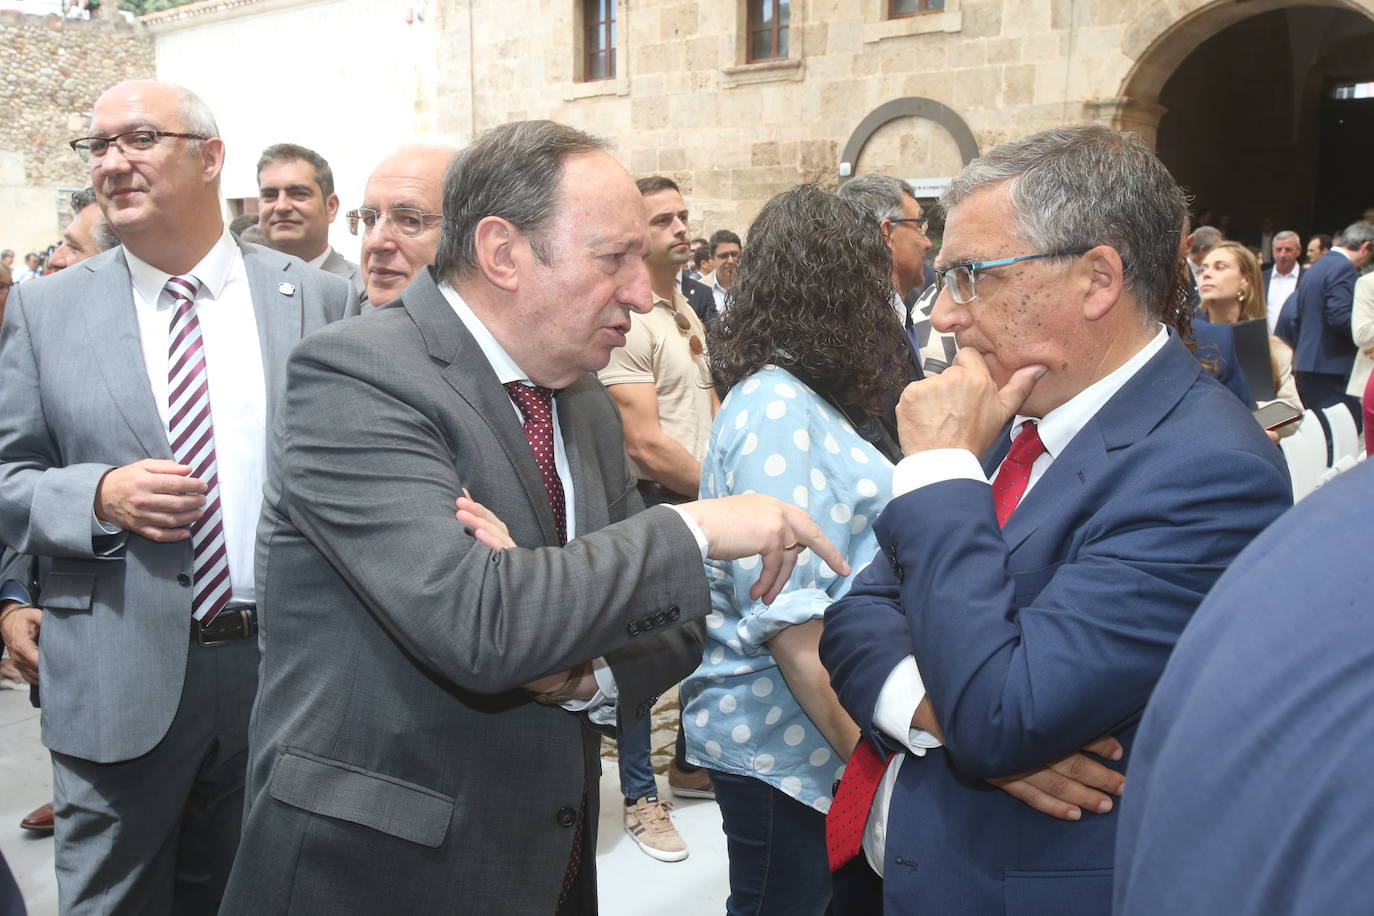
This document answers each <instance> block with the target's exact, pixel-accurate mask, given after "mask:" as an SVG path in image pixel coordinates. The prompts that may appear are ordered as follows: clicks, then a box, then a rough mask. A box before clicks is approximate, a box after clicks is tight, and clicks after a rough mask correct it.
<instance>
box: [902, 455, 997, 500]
mask: <svg viewBox="0 0 1374 916" xmlns="http://www.w3.org/2000/svg"><path fill="white" fill-rule="evenodd" d="M945 480H977V481H980V482H982V483H987V482H988V478H987V475H986V474H984V473H983V466H982V465H980V464H979V463H978V458H977V457H976V456H975V455H974V454H973V452H970V451H969V450H968V449H966V448H932V449H928V450H926V451H924V452H917V453H916V454H914V455H907V456H906V457H905V458H903V459H902V460H901V461H899V462H897V467H896V469H894V470H893V472H892V498H893V499H896V498H897V497H898V496H902V495H903V494H906V493H910V492H911V491H912V490H918V489H920V488H921V487H924V486H929V485H930V484H932V483H940V482H941V481H945Z"/></svg>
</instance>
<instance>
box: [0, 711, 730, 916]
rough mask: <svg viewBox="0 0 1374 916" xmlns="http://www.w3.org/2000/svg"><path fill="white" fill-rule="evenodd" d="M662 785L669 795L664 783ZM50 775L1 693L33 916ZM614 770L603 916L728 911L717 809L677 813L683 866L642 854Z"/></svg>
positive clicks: (1, 782) (7, 779)
mask: <svg viewBox="0 0 1374 916" xmlns="http://www.w3.org/2000/svg"><path fill="white" fill-rule="evenodd" d="M659 784H660V786H661V787H662V788H663V789H665V790H666V789H667V785H666V784H665V783H664V781H663V778H662V777H659ZM51 785H52V771H51V768H50V766H49V763H48V754H47V751H46V750H44V749H43V746H42V745H41V744H40V743H39V740H38V710H36V709H34V708H32V707H31V706H30V705H29V702H28V692H27V690H18V689H0V852H3V853H4V854H5V859H6V860H7V861H8V862H9V865H10V869H11V870H12V871H13V872H14V874H15V877H16V878H18V880H19V887H20V889H21V890H22V891H23V893H24V900H25V902H26V903H27V904H28V908H29V913H30V916H53V914H55V913H56V912H57V885H56V880H55V878H54V877H53V867H52V840H51V839H49V838H47V837H35V836H32V835H30V834H28V833H27V832H26V831H23V830H20V829H19V820H20V818H22V817H23V816H24V815H25V814H27V813H28V812H29V811H30V810H32V809H33V808H35V807H37V806H38V805H40V804H42V803H43V802H45V801H47V800H48V798H49V797H50V795H51ZM620 804H621V801H620V792H619V787H618V786H617V784H616V774H615V767H614V766H613V765H612V766H609V767H607V768H606V773H605V774H603V775H602V777H601V825H600V831H599V836H598V838H597V844H596V853H597V870H598V873H599V875H600V881H601V913H602V916H709V914H713V913H722V912H724V910H725V897H726V895H727V893H728V890H727V884H726V862H725V837H724V835H723V834H722V833H721V831H720V812H719V811H718V810H717V808H716V805H715V803H714V802H710V801H701V800H681V801H679V802H677V804H678V805H679V807H678V809H677V810H676V811H675V812H674V821H675V822H676V824H677V826H678V830H679V831H680V832H681V833H682V835H683V837H684V838H685V839H686V840H687V847H688V849H689V850H690V852H691V854H690V855H689V856H688V857H687V860H686V861H684V862H673V863H665V862H658V861H655V860H654V859H651V858H649V857H648V856H646V855H644V853H642V852H640V851H639V847H637V846H636V845H635V844H634V841H633V840H631V839H630V838H629V837H628V836H626V834H625V830H624V828H623V827H622V826H621V822H620Z"/></svg>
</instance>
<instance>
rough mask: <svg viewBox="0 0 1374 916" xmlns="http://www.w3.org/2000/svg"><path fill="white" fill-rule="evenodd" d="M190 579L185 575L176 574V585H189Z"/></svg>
mask: <svg viewBox="0 0 1374 916" xmlns="http://www.w3.org/2000/svg"><path fill="white" fill-rule="evenodd" d="M190 584H191V577H190V576H188V575H186V573H177V585H190Z"/></svg>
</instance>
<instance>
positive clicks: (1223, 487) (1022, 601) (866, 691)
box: [821, 337, 1292, 916]
mask: <svg viewBox="0 0 1374 916" xmlns="http://www.w3.org/2000/svg"><path fill="white" fill-rule="evenodd" d="M1007 447H1008V442H1007V441H1006V437H1005V436H1003V437H1000V439H999V444H998V445H997V446H996V447H995V448H994V449H993V451H992V452H990V453H989V454H988V455H986V456H985V458H984V469H985V470H986V471H988V472H991V471H992V470H994V469H995V468H996V466H997V465H998V464H999V463H1000V461H1001V459H1002V458H1003V456H1004V455H1005V453H1006V450H1007ZM1291 492H1292V491H1291V489H1290V486H1289V481H1288V473H1287V469H1286V467H1285V466H1284V464H1283V460H1282V458H1281V456H1280V453H1279V451H1278V449H1276V448H1274V446H1273V445H1272V444H1271V443H1270V442H1269V440H1268V439H1267V438H1266V437H1265V435H1264V433H1263V432H1262V431H1261V430H1260V428H1259V426H1258V425H1257V424H1256V423H1255V421H1254V419H1253V418H1252V417H1251V416H1250V414H1249V412H1248V411H1246V410H1245V408H1244V407H1243V406H1242V405H1241V404H1240V403H1239V402H1238V401H1237V399H1236V398H1235V396H1234V395H1232V394H1231V393H1230V392H1228V391H1226V390H1225V389H1223V388H1222V387H1221V386H1220V385H1218V384H1217V383H1216V381H1215V380H1213V379H1211V378H1209V377H1208V376H1207V375H1206V374H1205V373H1204V372H1203V371H1202V369H1201V367H1200V366H1199V365H1198V363H1197V361H1196V360H1195V359H1194V358H1193V357H1192V355H1191V354H1190V353H1189V352H1188V350H1187V348H1185V347H1184V346H1183V345H1182V344H1181V343H1180V342H1179V341H1178V339H1177V338H1174V337H1171V338H1170V340H1169V341H1168V343H1167V344H1166V345H1165V347H1164V348H1163V350H1161V351H1160V352H1159V353H1157V354H1155V356H1154V357H1153V358H1151V359H1150V361H1149V362H1148V363H1147V364H1146V365H1145V366H1144V367H1143V368H1142V369H1141V370H1140V371H1139V372H1138V373H1137V374H1136V375H1135V376H1134V377H1133V378H1131V379H1130V380H1129V381H1128V382H1127V383H1126V384H1125V386H1124V387H1122V388H1121V390H1120V391H1118V392H1117V393H1116V395H1115V396H1114V397H1112V399H1111V400H1110V401H1108V402H1107V404H1106V405H1104V406H1103V407H1102V409H1101V410H1100V411H1098V413H1097V414H1096V416H1094V417H1093V418H1092V419H1091V420H1090V421H1089V422H1088V423H1087V425H1086V426H1084V427H1083V429H1082V430H1081V431H1080V432H1079V433H1078V435H1077V436H1075V437H1074V439H1073V440H1072V441H1071V442H1070V443H1069V445H1068V446H1066V447H1065V448H1064V450H1063V451H1062V452H1061V453H1060V454H1059V455H1058V456H1057V457H1056V458H1055V460H1054V462H1053V463H1052V464H1051V465H1050V467H1049V468H1048V470H1047V471H1046V472H1045V474H1044V476H1043V477H1042V478H1041V479H1040V480H1039V481H1038V482H1037V483H1036V485H1035V487H1034V488H1033V489H1031V491H1030V492H1029V493H1028V494H1026V497H1025V499H1024V500H1023V502H1022V504H1021V505H1020V507H1019V508H1018V509H1017V511H1016V512H1015V513H1014V514H1013V515H1012V517H1011V519H1010V520H1009V521H1008V523H1007V526H1006V527H1005V528H1004V529H999V528H998V526H997V518H996V514H995V511H994V509H993V501H992V495H991V488H990V487H988V486H987V484H984V483H981V482H977V481H971V480H951V481H944V482H941V483H936V484H932V485H929V486H926V487H922V488H920V489H917V490H914V491H912V492H910V493H907V494H905V495H903V496H900V497H898V498H896V499H894V500H893V501H892V502H891V503H890V504H889V505H888V507H887V509H886V510H884V512H883V513H882V515H881V516H880V517H879V518H878V521H877V523H876V530H877V534H878V543H879V545H880V547H881V550H882V553H881V554H880V555H879V556H878V557H877V558H876V559H875V560H874V562H873V563H872V564H870V565H869V567H868V568H867V569H866V570H865V571H864V572H863V573H862V574H861V575H860V576H859V577H858V579H857V580H856V581H855V584H854V587H853V588H852V589H851V591H850V593H849V595H847V596H846V597H844V598H842V599H841V600H840V601H838V602H836V603H835V604H834V605H832V606H831V608H830V611H829V612H828V613H827V614H826V619H825V632H824V635H823V636H822V640H821V659H822V661H823V662H824V663H825V666H826V668H828V669H829V671H830V674H831V680H832V683H833V684H834V686H835V689H836V692H837V694H838V695H839V699H840V702H841V704H842V705H843V706H844V707H845V708H846V709H847V710H848V711H849V713H850V715H851V716H853V718H854V720H855V721H856V722H859V723H860V724H861V725H863V726H864V730H865V739H866V740H868V741H870V742H872V743H873V744H874V746H875V748H876V749H877V750H878V751H879V753H881V754H883V755H884V756H886V755H887V754H888V753H889V752H890V751H891V750H893V749H895V748H896V745H895V744H892V743H891V742H890V741H889V739H887V738H886V737H885V736H884V735H882V734H881V733H880V732H878V731H877V730H876V729H875V728H874V727H873V726H872V723H873V712H874V708H875V706H876V703H877V698H878V694H879V692H880V691H881V689H882V686H883V683H884V682H885V680H886V679H887V676H888V675H889V673H890V672H891V671H892V669H893V667H895V666H896V665H897V664H898V662H900V661H901V659H902V658H904V657H905V656H907V655H911V654H914V655H915V657H916V660H917V662H918V664H919V666H920V670H921V676H922V678H923V680H924V682H925V685H926V689H927V691H928V695H929V697H930V700H931V702H932V703H933V704H934V707H935V712H936V718H937V719H938V720H939V722H940V723H941V725H942V727H943V730H944V734H945V738H946V742H947V746H946V747H945V748H940V749H936V750H933V751H930V752H928V753H927V755H926V756H925V757H924V758H910V759H907V760H906V761H905V763H904V764H903V766H902V769H901V775H900V778H899V780H898V782H897V786H896V789H895V792H894V794H893V798H892V806H891V808H890V810H889V817H888V823H887V830H886V858H885V861H884V878H885V880H884V883H883V886H884V900H885V904H886V907H887V909H886V912H888V913H906V912H912V913H914V912H921V913H960V914H967V916H980V914H1003V913H1054V914H1056V916H1064V914H1080V913H1081V914H1101V913H1105V912H1106V911H1107V910H1108V908H1109V907H1110V905H1111V893H1112V891H1111V883H1112V860H1113V840H1114V836H1115V832H1116V820H1117V818H1116V815H1115V814H1114V813H1113V814H1108V815H1091V814H1088V815H1085V816H1084V819H1083V820H1082V821H1080V822H1068V821H1060V820H1056V819H1054V818H1051V817H1049V816H1047V815H1044V814H1040V813H1038V812H1036V811H1034V810H1032V809H1031V808H1029V807H1028V806H1026V805H1024V804H1022V803H1021V802H1019V801H1016V800H1015V799H1013V798H1012V797H1011V796H1010V795H1007V794H1006V793H1004V792H1002V791H1001V790H999V789H996V788H994V787H993V786H991V785H990V784H988V783H987V782H985V781H984V780H986V779H987V778H989V777H995V776H1004V775H1008V774H1013V773H1020V772H1023V771H1026V770H1029V769H1032V768H1035V767H1038V766H1041V765H1043V764H1046V763H1049V762H1051V761H1054V760H1057V759H1059V758H1061V757H1063V756H1065V755H1067V754H1069V753H1071V752H1073V751H1075V750H1077V749H1078V748H1081V747H1083V746H1084V745H1086V744H1088V743H1089V742H1091V741H1093V740H1095V739H1097V738H1100V737H1102V736H1103V735H1108V734H1111V735H1115V736H1116V737H1117V738H1118V739H1119V740H1120V741H1121V743H1122V744H1123V745H1124V746H1125V748H1126V754H1127V758H1126V762H1127V769H1128V771H1129V755H1130V751H1131V747H1132V745H1133V744H1134V741H1133V738H1134V734H1135V726H1136V723H1137V720H1138V718H1139V716H1140V713H1141V710H1143V709H1144V706H1145V701H1146V700H1147V698H1148V697H1149V694H1150V690H1151V689H1152V688H1153V687H1154V684H1155V681H1156V680H1157V679H1158V677H1159V674H1160V672H1161V671H1162V670H1163V669H1164V664H1165V661H1166V660H1167V659H1168V655H1169V651H1170V649H1171V648H1172V647H1173V644H1174V641H1175V639H1176V638H1177V636H1178V634H1179V633H1180V632H1181V631H1182V630H1183V627H1184V624H1185V623H1186V622H1187V620H1188V618H1189V616H1190V615H1191V614H1192V612H1193V610H1194V609H1195V608H1196V607H1197V605H1198V603H1199V602H1200V601H1201V600H1202V597H1203V595H1204V594H1206V592H1207V590H1208V589H1209V588H1210V587H1211V585H1212V583H1213V582H1214V581H1215V580H1216V578H1217V576H1219V575H1220V574H1221V572H1222V570H1224V569H1225V568H1226V566H1227V564H1229V563H1230V562H1231V560H1232V559H1233V558H1234V557H1235V555H1236V554H1237V553H1239V552H1240V550H1241V549H1242V548H1243V547H1244V546H1245V545H1246V544H1247V543H1248V542H1249V541H1250V539H1251V538H1252V537H1254V536H1255V534H1257V533H1258V532H1259V531H1260V530H1262V529H1263V528H1264V526H1265V525H1267V524H1268V523H1269V522H1270V521H1271V520H1272V519H1273V518H1275V517H1276V516H1277V515H1278V514H1279V513H1280V512H1282V511H1283V509H1284V508H1286V507H1287V506H1288V505H1289V504H1291V501H1292V496H1291Z"/></svg>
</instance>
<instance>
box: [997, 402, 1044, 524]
mask: <svg viewBox="0 0 1374 916" xmlns="http://www.w3.org/2000/svg"><path fill="white" fill-rule="evenodd" d="M1043 454H1045V443H1043V442H1041V441H1040V431H1039V430H1038V429H1036V428H1035V421H1034V420H1027V421H1026V422H1025V423H1023V424H1021V432H1019V433H1017V434H1016V439H1015V441H1013V442H1012V444H1011V451H1009V452H1007V458H1006V460H1005V461H1003V462H1002V467H1001V468H999V469H998V471H997V477H996V478H995V479H994V480H993V481H992V501H993V502H994V503H995V504H996V506H997V524H998V525H1001V526H1005V525H1006V524H1007V519H1009V518H1011V514H1012V513H1013V512H1015V511H1016V506H1017V504H1018V503H1019V502H1021V497H1022V496H1023V495H1024V494H1025V492H1026V484H1028V483H1030V475H1031V465H1033V464H1035V459H1037V458H1039V457H1040V456H1041V455H1043Z"/></svg>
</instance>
